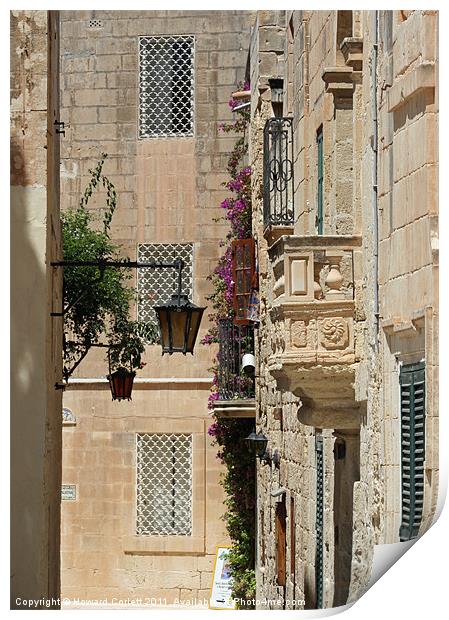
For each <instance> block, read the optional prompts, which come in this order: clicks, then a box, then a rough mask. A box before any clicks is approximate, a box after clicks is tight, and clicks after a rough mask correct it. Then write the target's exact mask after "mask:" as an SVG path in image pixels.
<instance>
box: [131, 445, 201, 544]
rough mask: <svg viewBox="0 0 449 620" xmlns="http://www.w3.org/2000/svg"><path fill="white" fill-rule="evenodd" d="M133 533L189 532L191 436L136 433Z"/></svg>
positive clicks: (190, 510) (164, 533)
mask: <svg viewBox="0 0 449 620" xmlns="http://www.w3.org/2000/svg"><path fill="white" fill-rule="evenodd" d="M136 497H137V523H136V530H137V535H146V536H150V535H167V534H172V535H173V534H176V535H183V536H190V535H191V534H192V435H180V434H179V435H178V434H157V433H154V434H153V433H152V434H149V433H139V434H137V489H136Z"/></svg>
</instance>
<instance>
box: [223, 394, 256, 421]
mask: <svg viewBox="0 0 449 620" xmlns="http://www.w3.org/2000/svg"><path fill="white" fill-rule="evenodd" d="M214 415H215V416H217V417H218V418H255V417H256V401H255V400H254V398H252V399H251V398H249V399H236V400H216V401H215V402H214Z"/></svg>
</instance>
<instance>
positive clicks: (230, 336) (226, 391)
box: [218, 319, 254, 400]
mask: <svg viewBox="0 0 449 620" xmlns="http://www.w3.org/2000/svg"><path fill="white" fill-rule="evenodd" d="M218 334H219V339H220V342H219V352H218V390H219V399H220V400H237V399H250V398H254V377H251V376H248V375H246V374H244V373H243V372H242V358H243V356H244V355H245V354H246V353H252V354H253V353H254V327H253V326H252V325H234V323H233V322H232V320H230V319H222V320H221V321H220V322H219V326H218Z"/></svg>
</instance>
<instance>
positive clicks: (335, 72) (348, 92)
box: [321, 67, 362, 102]
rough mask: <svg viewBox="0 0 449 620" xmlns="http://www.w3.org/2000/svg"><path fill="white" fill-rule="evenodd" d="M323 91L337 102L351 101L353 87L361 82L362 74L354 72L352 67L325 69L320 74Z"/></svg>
mask: <svg viewBox="0 0 449 620" xmlns="http://www.w3.org/2000/svg"><path fill="white" fill-rule="evenodd" d="M321 77H322V79H323V81H324V83H325V90H326V92H327V93H331V94H332V95H333V96H334V101H335V102H338V101H341V100H345V99H351V98H352V96H353V94H354V90H355V85H356V84H358V83H360V82H361V78H362V72H361V71H354V69H353V68H352V67H326V68H325V69H324V71H323V73H322V76H321Z"/></svg>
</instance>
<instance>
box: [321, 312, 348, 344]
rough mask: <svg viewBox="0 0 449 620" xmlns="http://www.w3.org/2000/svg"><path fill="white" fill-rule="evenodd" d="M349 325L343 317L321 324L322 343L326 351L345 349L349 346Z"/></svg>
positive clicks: (326, 320) (323, 321)
mask: <svg viewBox="0 0 449 620" xmlns="http://www.w3.org/2000/svg"><path fill="white" fill-rule="evenodd" d="M348 335H349V331H348V323H347V321H346V319H342V318H341V317H333V318H331V319H323V320H322V321H321V322H320V343H321V345H322V346H323V347H325V348H326V349H344V348H345V347H346V346H347V345H348V339H349V338H348Z"/></svg>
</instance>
